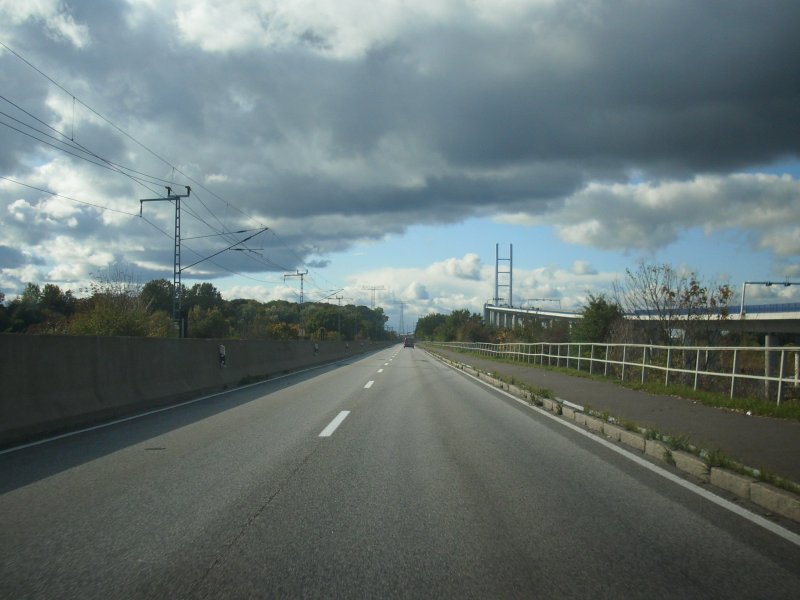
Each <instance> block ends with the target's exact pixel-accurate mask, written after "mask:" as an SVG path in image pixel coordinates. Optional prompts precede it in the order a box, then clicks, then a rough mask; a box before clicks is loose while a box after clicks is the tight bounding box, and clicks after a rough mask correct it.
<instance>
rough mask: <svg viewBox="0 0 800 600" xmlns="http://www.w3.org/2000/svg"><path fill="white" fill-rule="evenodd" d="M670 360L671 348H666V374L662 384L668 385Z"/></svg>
mask: <svg viewBox="0 0 800 600" xmlns="http://www.w3.org/2000/svg"><path fill="white" fill-rule="evenodd" d="M671 361H672V348H667V375H666V377H665V379H664V386H665V387H669V367H670V364H671Z"/></svg>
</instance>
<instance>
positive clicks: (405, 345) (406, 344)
mask: <svg viewBox="0 0 800 600" xmlns="http://www.w3.org/2000/svg"><path fill="white" fill-rule="evenodd" d="M413 347H414V339H413V338H406V339H404V340H403V348H413Z"/></svg>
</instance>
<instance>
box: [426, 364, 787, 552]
mask: <svg viewBox="0 0 800 600" xmlns="http://www.w3.org/2000/svg"><path fill="white" fill-rule="evenodd" d="M440 362H442V363H443V364H444V365H445V366H447V367H449V368H450V369H452V370H454V371H455V370H458V369H456V368H455V367H453V366H451V365H449V364H447V363H446V362H444V361H440ZM458 372H459V373H461V374H462V375H464V376H466V377H469V378H470V379H473V380H474V381H476V382H478V383H480V384H482V385H484V386H486V387H488V388H491V390H492V391H494V392H496V393H499V394H502V395H503V396H506V397H508V398H510V399H511V400H514V401H515V402H519V403H520V404H522V405H523V406H525V407H526V408H529V409H531V410H532V411H534V412H537V413H539V414H541V415H543V416H545V417H547V418H548V419H551V420H552V421H555V422H556V423H559V424H561V425H563V426H564V427H567V428H568V429H571V430H573V431H574V432H575V433H578V434H580V435H582V436H584V437H586V438H588V439H590V440H592V441H593V442H596V443H598V444H600V445H602V446H605V447H606V448H608V449H609V450H612V451H613V452H616V453H617V454H620V455H622V456H624V457H625V458H627V459H628V460H631V461H633V462H634V463H636V464H637V465H639V466H641V467H644V468H645V469H648V470H650V471H652V472H653V473H656V474H657V475H660V476H661V477H663V478H664V479H668V480H669V481H671V482H672V483H675V484H677V485H679V486H681V487H682V488H684V489H686V490H688V491H690V492H693V493H694V494H697V495H698V496H700V497H702V498H705V499H706V500H708V501H709V502H712V503H713V504H716V505H717V506H719V507H721V508H724V509H725V510H728V511H730V512H732V513H734V514H736V515H739V516H740V517H742V518H744V519H746V520H748V521H750V522H751V523H753V524H754V525H758V526H759V527H762V528H763V529H766V530H767V531H770V532H772V533H774V534H775V535H777V536H779V537H782V538H783V539H785V540H786V541H788V542H791V543H792V544H794V545H795V546H800V535H798V534H796V533H794V532H793V531H790V530H788V529H786V528H784V527H781V526H780V525H778V524H777V523H773V522H772V521H769V520H767V519H765V518H764V517H762V516H761V515H757V514H755V513H752V512H750V511H749V510H747V509H745V508H743V507H741V506H739V505H737V504H734V503H733V502H731V501H729V500H726V499H725V498H722V497H720V496H717V495H716V494H713V493H712V492H710V491H708V490H706V489H705V488H702V487H700V486H699V485H695V484H694V483H692V482H690V481H687V480H685V479H683V478H681V477H678V476H677V475H675V474H674V473H671V472H670V471H667V470H666V469H664V468H662V467H660V466H658V465H655V464H653V463H651V462H649V461H648V460H646V459H644V458H643V457H641V456H639V455H637V454H633V453H632V452H630V451H628V450H627V449H625V448H621V447H620V446H617V445H616V444H614V443H612V442H610V441H608V440H606V439H605V438H601V437H599V436H597V435H595V434H594V433H592V432H590V431H587V430H586V429H583V428H582V427H579V426H577V425H574V424H573V423H570V422H568V421H565V420H563V419H562V418H561V417H557V416H556V415H554V414H553V413H551V412H550V411H547V410H544V409H542V408H539V407H538V406H531V405H530V404H528V403H527V402H526V401H525V400H522V399H521V398H517V397H516V396H514V395H513V394H510V393H508V392H506V391H505V390H501V389H499V388H496V387H495V386H494V385H492V384H491V383H489V382H488V381H483V380H482V379H479V378H477V377H475V376H473V375H470V374H469V373H465V372H464V371H461V370H458Z"/></svg>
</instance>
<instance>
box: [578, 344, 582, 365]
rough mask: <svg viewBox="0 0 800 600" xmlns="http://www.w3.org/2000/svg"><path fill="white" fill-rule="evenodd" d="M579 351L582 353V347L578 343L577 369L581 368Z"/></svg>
mask: <svg viewBox="0 0 800 600" xmlns="http://www.w3.org/2000/svg"><path fill="white" fill-rule="evenodd" d="M581 353H582V347H581V345H580V344H578V371H580V370H581Z"/></svg>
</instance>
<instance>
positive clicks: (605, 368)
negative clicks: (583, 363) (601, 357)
mask: <svg viewBox="0 0 800 600" xmlns="http://www.w3.org/2000/svg"><path fill="white" fill-rule="evenodd" d="M603 377H608V344H606V361H605V366H604V367H603Z"/></svg>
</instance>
